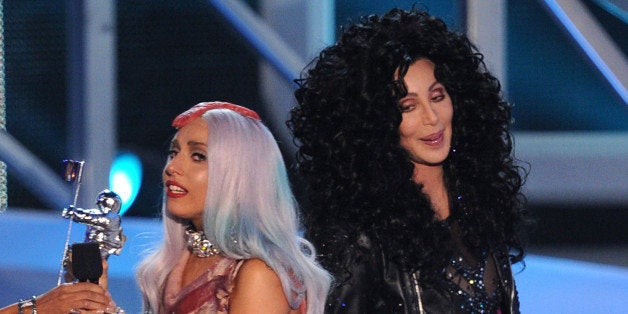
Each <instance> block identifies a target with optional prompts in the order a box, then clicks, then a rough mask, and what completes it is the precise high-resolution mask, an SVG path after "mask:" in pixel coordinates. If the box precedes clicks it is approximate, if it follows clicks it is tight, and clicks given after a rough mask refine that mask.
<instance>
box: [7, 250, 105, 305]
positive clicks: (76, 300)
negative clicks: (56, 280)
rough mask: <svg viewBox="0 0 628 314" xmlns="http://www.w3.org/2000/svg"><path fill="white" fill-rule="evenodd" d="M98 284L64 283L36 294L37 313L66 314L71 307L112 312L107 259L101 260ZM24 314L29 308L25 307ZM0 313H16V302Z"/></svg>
mask: <svg viewBox="0 0 628 314" xmlns="http://www.w3.org/2000/svg"><path fill="white" fill-rule="evenodd" d="M98 282H99V284H98V285H97V284H93V283H89V282H76V283H64V284H61V285H59V286H56V287H54V288H52V289H50V290H49V291H48V292H46V293H44V294H41V295H39V296H37V301H36V307H37V312H38V313H45V314H48V313H50V314H67V313H70V311H71V310H72V309H75V310H79V311H80V313H113V312H114V311H115V308H116V305H115V303H114V302H113V300H112V299H111V295H110V294H109V292H108V291H107V261H105V260H103V276H102V277H100V279H99V281H98ZM24 313H25V314H30V313H31V309H30V308H26V309H25V310H24ZM0 314H18V308H17V303H14V304H11V305H9V306H7V307H4V308H2V309H0Z"/></svg>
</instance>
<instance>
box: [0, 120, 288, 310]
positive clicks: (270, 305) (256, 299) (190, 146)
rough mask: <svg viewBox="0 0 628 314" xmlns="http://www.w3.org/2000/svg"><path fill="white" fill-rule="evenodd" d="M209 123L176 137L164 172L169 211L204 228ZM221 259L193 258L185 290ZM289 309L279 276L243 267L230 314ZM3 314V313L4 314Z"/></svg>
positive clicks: (256, 264) (251, 263) (252, 265)
mask: <svg viewBox="0 0 628 314" xmlns="http://www.w3.org/2000/svg"><path fill="white" fill-rule="evenodd" d="M207 141H208V134H207V122H206V121H205V120H203V119H202V118H196V119H194V120H192V121H191V122H189V123H188V124H186V125H185V126H183V127H182V128H181V129H179V131H178V132H177V134H176V135H175V137H174V139H173V141H172V144H171V149H170V153H169V159H168V163H167V164H166V166H165V168H164V172H163V182H164V185H165V189H166V190H165V192H166V206H167V208H168V211H169V212H170V213H171V214H173V215H175V216H177V217H180V218H184V219H188V220H190V221H191V222H192V224H193V225H194V227H195V228H196V230H202V228H203V206H204V204H205V193H206V191H207V178H208V177H207V176H208V175H209V174H208V169H207V161H206V159H207ZM218 259H219V257H218V256H210V257H204V258H200V257H197V256H196V255H194V254H192V255H190V257H189V258H188V260H187V264H186V266H185V270H184V271H183V278H182V280H183V281H182V286H186V285H188V284H189V283H191V282H192V281H194V280H195V279H196V278H198V277H199V276H201V275H203V274H204V273H205V272H206V271H207V269H208V268H209V267H210V266H212V265H213V264H215V263H216V262H217V261H218ZM298 312H299V311H298V310H292V309H290V306H289V305H288V300H287V298H286V296H285V294H284V292H283V288H282V285H281V281H280V280H279V277H278V276H277V274H276V273H275V272H274V271H273V270H272V269H271V268H270V267H268V266H267V265H266V263H264V261H262V260H260V259H255V258H254V259H250V260H247V261H245V262H244V263H243V265H242V266H241V267H240V270H239V272H238V275H237V276H236V278H235V287H234V290H233V292H232V293H231V295H230V296H229V313H236V314H238V313H298ZM1 314H3V313H1Z"/></svg>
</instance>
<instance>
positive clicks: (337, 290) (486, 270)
mask: <svg viewBox="0 0 628 314" xmlns="http://www.w3.org/2000/svg"><path fill="white" fill-rule="evenodd" d="M444 223H445V224H448V227H449V228H450V230H451V232H452V241H451V242H452V243H451V246H452V247H453V250H452V252H456V253H454V254H453V256H452V257H451V259H450V260H449V263H448V265H447V266H446V267H445V268H444V269H442V271H441V273H439V274H435V275H434V274H432V275H433V276H425V274H422V273H421V272H420V271H415V272H411V271H405V270H402V269H400V267H398V265H396V264H395V263H394V262H392V261H390V260H388V259H387V257H386V253H385V252H384V250H383V249H382V243H381V241H379V240H377V238H378V237H377V235H373V234H366V233H361V234H358V235H352V234H349V233H346V234H342V233H340V231H339V230H334V231H333V232H334V233H335V234H337V235H340V236H339V237H336V239H338V240H344V241H345V245H343V250H342V251H341V252H340V253H339V252H338V250H335V248H336V246H337V244H334V243H327V244H323V245H322V246H320V249H319V253H322V255H321V261H322V263H323V265H324V266H325V267H327V268H328V270H330V271H331V272H332V273H333V274H334V275H335V278H336V283H335V285H334V286H333V287H332V291H331V294H330V296H329V297H328V299H327V306H326V311H325V312H326V313H500V314H506V313H519V302H518V297H517V293H516V288H515V286H514V281H513V277H512V272H511V266H510V263H509V258H508V254H507V252H505V250H499V249H492V250H488V249H478V250H469V249H467V247H466V246H465V245H464V244H463V242H464V241H462V239H461V238H460V236H458V235H459V234H460V232H459V230H458V228H457V225H456V224H455V223H451V222H450V221H449V220H447V221H445V222H444ZM347 243H350V245H348V246H347V245H346V244H347ZM329 246H333V247H329ZM332 251H333V252H334V253H333V254H334V256H329V255H326V254H327V253H326V252H332ZM339 254H340V255H339ZM427 278H432V279H427Z"/></svg>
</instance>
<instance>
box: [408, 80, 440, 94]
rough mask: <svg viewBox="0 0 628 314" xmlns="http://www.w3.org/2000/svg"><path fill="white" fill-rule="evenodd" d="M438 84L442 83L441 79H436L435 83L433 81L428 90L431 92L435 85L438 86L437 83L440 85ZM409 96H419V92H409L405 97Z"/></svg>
mask: <svg viewBox="0 0 628 314" xmlns="http://www.w3.org/2000/svg"><path fill="white" fill-rule="evenodd" d="M438 84H441V82H439V81H435V82H434V83H432V84H431V85H430V86H429V87H428V88H427V90H428V91H430V92H431V91H433V90H434V86H436V85H438ZM408 96H414V97H416V96H418V94H417V93H414V92H408V93H407V94H406V96H405V97H404V98H406V97H408Z"/></svg>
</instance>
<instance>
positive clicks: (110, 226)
mask: <svg viewBox="0 0 628 314" xmlns="http://www.w3.org/2000/svg"><path fill="white" fill-rule="evenodd" d="M63 164H64V174H63V179H64V180H65V181H68V182H74V184H75V190H74V201H73V204H72V205H70V206H69V207H68V208H64V209H63V212H62V213H61V216H62V217H63V218H67V219H70V220H71V221H75V222H78V223H82V224H85V225H86V226H87V228H86V230H85V240H84V242H85V243H97V244H98V248H99V251H100V256H101V258H104V259H107V258H109V255H111V254H115V255H120V252H121V251H122V247H123V246H124V243H125V242H126V236H125V235H124V234H122V227H121V225H120V223H121V218H120V215H119V213H120V207H121V204H122V200H121V199H120V197H119V196H118V194H116V193H114V192H113V191H110V190H108V189H105V190H103V191H102V192H100V193H99V194H98V196H97V197H96V208H86V209H83V208H78V207H76V200H77V198H78V193H79V190H80V185H81V177H82V174H83V166H84V164H85V162H84V161H74V160H64V161H63ZM71 227H72V222H70V223H69V226H68V235H67V239H66V244H65V251H64V256H63V262H62V269H61V273H62V272H63V269H67V268H68V266H69V261H70V253H71V249H70V247H69V246H68V242H69V238H70V233H71ZM61 277H62V275H61V274H60V275H59V284H60V282H61ZM116 313H124V310H122V309H120V308H118V309H117V311H116Z"/></svg>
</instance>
